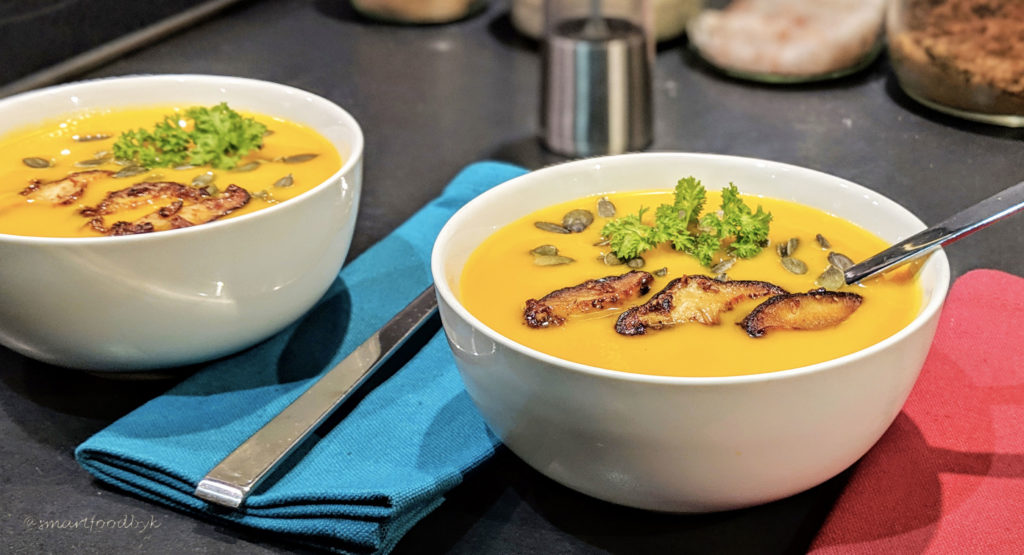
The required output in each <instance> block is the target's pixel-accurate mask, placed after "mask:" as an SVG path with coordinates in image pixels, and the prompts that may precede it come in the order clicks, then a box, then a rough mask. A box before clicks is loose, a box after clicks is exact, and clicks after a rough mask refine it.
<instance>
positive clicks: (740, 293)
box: [615, 275, 786, 335]
mask: <svg viewBox="0 0 1024 555" xmlns="http://www.w3.org/2000/svg"><path fill="white" fill-rule="evenodd" d="M785 293H786V291H785V290H784V289H782V288H781V287H779V286H777V285H774V284H771V283H768V282H766V281H744V280H730V281H719V280H716V279H713V278H710V277H708V276H702V275H689V276H683V277H681V278H676V279H674V280H672V281H670V282H669V283H668V285H666V286H665V288H664V289H662V290H661V291H660V292H658V293H657V294H655V295H654V296H653V297H651V298H650V300H648V301H647V302H646V303H644V304H642V305H640V306H635V307H633V308H630V309H629V310H627V311H625V312H623V313H622V315H621V316H619V319H618V321H617V322H615V331H617V332H618V333H621V334H622V335H643V334H645V333H647V330H658V329H661V328H663V327H666V326H673V325H676V324H684V323H687V322H698V323H701V324H705V325H714V324H717V323H718V322H719V318H720V317H721V314H722V313H723V312H726V311H728V310H731V309H732V307H733V306H735V305H736V303H738V302H740V301H744V300H747V299H757V298H760V297H768V296H772V295H782V294H785Z"/></svg>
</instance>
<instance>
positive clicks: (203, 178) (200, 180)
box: [192, 172, 214, 188]
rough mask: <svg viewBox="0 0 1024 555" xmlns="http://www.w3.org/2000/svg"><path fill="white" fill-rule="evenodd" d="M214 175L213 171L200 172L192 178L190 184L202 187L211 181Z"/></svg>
mask: <svg viewBox="0 0 1024 555" xmlns="http://www.w3.org/2000/svg"><path fill="white" fill-rule="evenodd" d="M213 179H214V175H213V172H206V173H201V174H199V175H197V176H195V177H193V178H192V186H193V187H199V188H203V187H206V186H207V185H209V184H211V183H213Z"/></svg>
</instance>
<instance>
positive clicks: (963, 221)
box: [843, 182, 1024, 284]
mask: <svg viewBox="0 0 1024 555" xmlns="http://www.w3.org/2000/svg"><path fill="white" fill-rule="evenodd" d="M1022 209H1024V182H1021V183H1018V184H1016V185H1014V186H1013V187H1010V188H1008V189H1004V190H1003V191H1000V192H998V193H996V194H994V195H992V196H991V197H989V198H987V199H985V200H983V201H981V202H979V203H977V204H975V205H973V206H970V207H968V208H966V209H964V210H961V211H960V212H957V213H956V214H953V215H952V216H950V217H949V218H946V219H945V220H943V221H942V222H939V223H937V224H935V225H933V226H931V227H929V228H928V229H926V230H924V231H922V232H920V233H917V234H915V235H911V236H910V237H908V238H906V239H904V240H903V241H900V242H899V243H896V244H895V245H893V246H891V247H889V248H887V249H885V250H884V251H882V252H880V253H878V254H876V255H874V256H872V257H871V258H868V259H867V260H864V261H862V262H858V263H857V264H854V265H853V266H850V267H849V268H847V270H846V271H845V272H843V274H844V276H845V277H846V283H847V284H851V283H856V282H858V281H860V280H862V279H864V278H866V277H869V276H872V275H874V274H877V273H878V272H881V271H882V270H885V269H888V268H890V267H893V266H898V265H900V264H904V263H906V262H910V261H911V260H914V259H915V258H920V257H922V256H924V255H926V254H928V253H930V252H932V251H933V250H935V249H937V248H939V247H941V246H944V245H948V244H950V243H952V242H954V241H957V240H958V239H961V238H963V237H966V236H968V235H970V234H971V233H974V232H975V231H978V230H979V229H982V228H984V227H987V226H989V225H991V224H993V223H995V222H996V221H998V220H1001V219H1003V218H1005V217H1007V216H1010V215H1012V214H1014V213H1016V212H1019V211H1020V210H1022Z"/></svg>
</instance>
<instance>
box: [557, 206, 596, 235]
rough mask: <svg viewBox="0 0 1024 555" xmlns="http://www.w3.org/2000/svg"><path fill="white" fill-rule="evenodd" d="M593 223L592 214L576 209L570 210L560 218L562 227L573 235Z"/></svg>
mask: <svg viewBox="0 0 1024 555" xmlns="http://www.w3.org/2000/svg"><path fill="white" fill-rule="evenodd" d="M592 223H594V214H593V212H591V211H590V210H584V209H582V208H577V209H576V210H570V211H569V212H568V213H566V214H565V215H564V216H562V227H564V228H565V229H568V230H569V231H571V232H573V233H579V232H581V231H583V230H584V229H587V227H589V226H590V224H592Z"/></svg>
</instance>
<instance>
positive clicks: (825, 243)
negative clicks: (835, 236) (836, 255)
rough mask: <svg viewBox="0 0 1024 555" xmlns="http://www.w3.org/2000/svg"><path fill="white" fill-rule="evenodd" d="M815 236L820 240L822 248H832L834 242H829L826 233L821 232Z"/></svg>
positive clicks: (819, 243)
mask: <svg viewBox="0 0 1024 555" xmlns="http://www.w3.org/2000/svg"><path fill="white" fill-rule="evenodd" d="M814 238H815V239H817V240H818V245H819V246H821V248H823V249H831V248H832V243H829V242H828V239H826V238H825V236H824V235H822V234H820V233H819V234H817V235H815V236H814Z"/></svg>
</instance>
